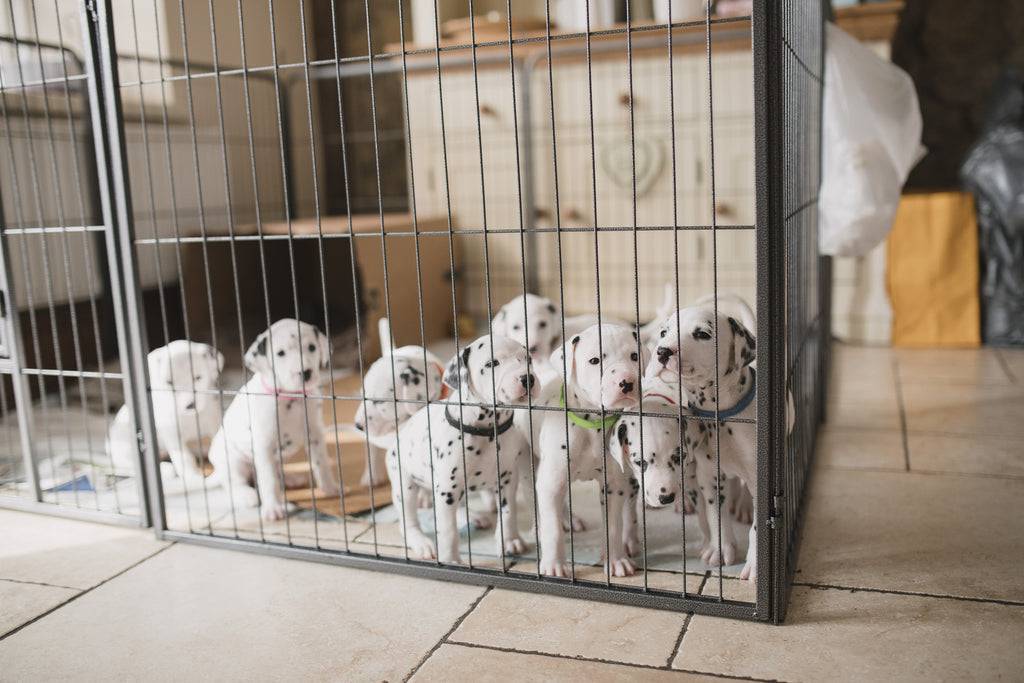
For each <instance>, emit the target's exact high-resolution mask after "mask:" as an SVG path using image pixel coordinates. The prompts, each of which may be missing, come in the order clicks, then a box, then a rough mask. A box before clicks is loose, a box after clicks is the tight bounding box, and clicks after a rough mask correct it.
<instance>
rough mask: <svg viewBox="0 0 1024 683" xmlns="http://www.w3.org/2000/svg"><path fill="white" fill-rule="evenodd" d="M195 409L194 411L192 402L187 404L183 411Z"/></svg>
mask: <svg viewBox="0 0 1024 683" xmlns="http://www.w3.org/2000/svg"><path fill="white" fill-rule="evenodd" d="M195 409H196V404H195V401H193V402H192V403H189V404H188V405H187V406H185V410H195Z"/></svg>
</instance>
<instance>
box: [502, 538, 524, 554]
mask: <svg viewBox="0 0 1024 683" xmlns="http://www.w3.org/2000/svg"><path fill="white" fill-rule="evenodd" d="M502 551H504V553H502ZM525 552H526V541H524V540H523V539H521V538H520V537H518V536H516V537H515V538H508V537H506V538H505V543H504V545H502V542H501V540H499V541H498V554H499V555H501V554H504V555H505V556H510V555H522V554H523V553H525Z"/></svg>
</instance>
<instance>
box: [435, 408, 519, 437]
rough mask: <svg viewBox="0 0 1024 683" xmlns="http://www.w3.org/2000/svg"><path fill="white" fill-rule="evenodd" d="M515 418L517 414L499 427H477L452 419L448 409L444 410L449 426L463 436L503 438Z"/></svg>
mask: <svg viewBox="0 0 1024 683" xmlns="http://www.w3.org/2000/svg"><path fill="white" fill-rule="evenodd" d="M514 417H515V414H513V415H510V416H509V418H508V420H506V421H505V422H502V423H501V424H499V425H495V426H493V427H477V426H475V425H467V424H463V423H462V422H460V421H459V420H458V419H456V418H454V417H452V416H451V415H450V414H449V413H448V409H447V408H445V409H444V419H445V420H447V421H448V424H450V425H451V426H452V427H455V428H456V429H458V430H459V431H460V432H462V433H463V434H469V435H471V436H490V437H497V436H501V435H502V434H504V433H505V432H507V431H508V430H509V429H511V428H512V419H513V418H514Z"/></svg>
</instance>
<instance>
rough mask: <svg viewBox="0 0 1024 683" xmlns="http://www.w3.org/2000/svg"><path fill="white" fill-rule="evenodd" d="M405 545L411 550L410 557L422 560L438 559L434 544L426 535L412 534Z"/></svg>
mask: <svg viewBox="0 0 1024 683" xmlns="http://www.w3.org/2000/svg"><path fill="white" fill-rule="evenodd" d="M405 545H406V546H407V547H408V548H409V556H410V557H415V558H418V559H420V560H433V559H434V558H435V557H437V548H436V547H435V546H434V542H433V541H432V540H430V538H429V537H428V536H427V535H426V534H424V533H422V532H421V533H417V534H410V535H409V538H408V540H406V542H405Z"/></svg>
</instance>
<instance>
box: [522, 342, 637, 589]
mask: <svg viewBox="0 0 1024 683" xmlns="http://www.w3.org/2000/svg"><path fill="white" fill-rule="evenodd" d="M641 353H642V349H641V348H640V345H639V344H638V341H637V333H636V332H635V331H634V330H633V329H631V328H629V327H622V326H618V325H594V326H592V327H589V328H587V329H586V330H584V331H583V332H581V333H580V334H578V335H574V336H573V337H571V338H570V339H569V340H568V341H566V343H565V344H564V345H562V346H561V347H559V348H558V349H557V350H556V351H555V352H554V353H553V354H552V356H551V365H552V367H554V368H555V369H556V370H558V371H559V373H560V374H561V375H562V378H563V379H562V383H561V384H560V386H559V387H558V388H557V389H556V390H554V391H555V394H556V398H554V399H551V398H550V397H548V396H546V397H545V398H546V399H547V402H554V404H555V405H560V406H561V407H563V408H564V409H565V412H558V411H545V412H544V416H543V417H542V418H541V419H540V420H539V421H540V422H541V424H540V427H539V437H538V439H537V440H536V442H537V443H538V444H539V445H540V461H539V462H538V464H537V483H536V488H537V514H538V520H537V522H538V530H537V537H538V541H539V543H540V553H541V556H540V572H541V573H542V574H547V575H549V576H570V568H569V566H568V565H567V563H566V556H565V531H564V528H563V524H562V510H563V505H564V503H565V500H566V494H567V492H568V489H569V484H570V483H571V482H573V481H577V480H583V481H590V480H597V481H599V482H606V485H605V488H604V491H603V494H604V495H602V497H601V501H602V504H606V505H607V511H606V517H605V518H606V519H607V523H608V528H607V538H608V544H609V547H607V548H605V561H606V566H607V569H608V571H609V572H610V573H611V575H612V576H629V575H632V574H633V573H634V572H635V571H636V564H635V563H634V562H633V560H631V559H630V557H629V556H630V555H632V554H635V553H636V552H637V551H638V549H639V537H638V534H637V528H636V494H637V488H638V484H637V482H636V480H635V479H634V478H633V477H632V476H630V475H627V474H626V473H625V472H624V471H623V470H622V468H620V467H619V466H617V465H615V464H614V462H612V465H611V466H607V464H606V463H607V462H611V461H609V460H607V459H606V458H605V454H606V453H607V452H608V445H609V439H610V438H611V436H612V434H614V425H615V423H616V422H617V421H618V417H617V416H616V415H604V416H602V412H603V411H605V410H608V411H621V410H628V409H630V408H633V407H634V406H635V405H636V403H637V400H638V399H639V396H640V373H641V368H642V367H643V365H642V362H641V361H642V359H641V355H640V354H641ZM537 421H538V420H536V418H535V422H537Z"/></svg>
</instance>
